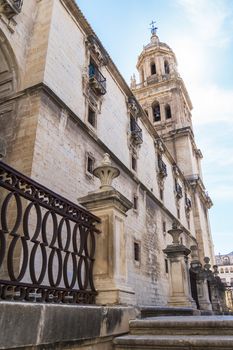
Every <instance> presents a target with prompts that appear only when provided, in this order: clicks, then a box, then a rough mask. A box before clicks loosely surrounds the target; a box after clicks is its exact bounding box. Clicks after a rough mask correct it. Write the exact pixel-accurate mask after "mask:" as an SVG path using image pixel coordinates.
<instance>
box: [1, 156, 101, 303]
mask: <svg viewBox="0 0 233 350" xmlns="http://www.w3.org/2000/svg"><path fill="white" fill-rule="evenodd" d="M0 214H1V216H0V299H6V300H18V301H19V300H22V301H39V302H53V303H73V304H81V303H84V304H93V303H95V297H96V295H97V292H96V290H95V286H94V282H93V264H94V260H95V234H96V233H98V232H99V231H98V230H97V229H96V228H95V224H96V223H97V222H100V219H99V218H97V217H96V216H94V215H92V214H91V213H89V212H88V211H86V210H85V209H83V208H81V207H79V206H77V205H75V204H73V203H72V202H70V201H69V200H67V199H65V198H63V197H61V196H59V195H57V194H56V193H54V192H52V191H50V190H49V189H47V188H46V187H44V186H42V185H40V184H39V183H37V182H35V181H33V180H31V179H30V178H28V177H26V176H24V175H22V174H21V173H19V172H17V171H15V170H14V169H13V168H11V167H9V166H8V165H6V164H4V163H3V162H0Z"/></svg>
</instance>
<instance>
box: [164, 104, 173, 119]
mask: <svg viewBox="0 0 233 350" xmlns="http://www.w3.org/2000/svg"><path fill="white" fill-rule="evenodd" d="M165 116H166V119H171V117H172V112H171V107H170V105H168V104H167V105H166V106H165Z"/></svg>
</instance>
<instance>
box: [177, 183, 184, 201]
mask: <svg viewBox="0 0 233 350" xmlns="http://www.w3.org/2000/svg"><path fill="white" fill-rule="evenodd" d="M175 190H176V197H177V198H182V197H183V193H182V187H181V186H180V184H179V183H178V182H177V181H176V182H175Z"/></svg>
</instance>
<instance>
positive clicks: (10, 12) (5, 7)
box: [0, 0, 23, 19]
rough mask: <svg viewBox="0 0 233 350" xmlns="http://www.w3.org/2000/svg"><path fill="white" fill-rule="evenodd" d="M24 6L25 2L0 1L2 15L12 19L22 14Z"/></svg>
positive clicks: (18, 0) (19, 0) (13, 0)
mask: <svg viewBox="0 0 233 350" xmlns="http://www.w3.org/2000/svg"><path fill="white" fill-rule="evenodd" d="M22 6H23V0H0V14H1V13H4V15H5V16H6V17H7V18H8V19H11V18H13V17H14V16H16V15H18V14H19V13H20V12H21V9H22Z"/></svg>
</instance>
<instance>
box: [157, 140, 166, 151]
mask: <svg viewBox="0 0 233 350" xmlns="http://www.w3.org/2000/svg"><path fill="white" fill-rule="evenodd" d="M155 148H156V149H157V150H158V152H159V153H161V154H163V153H164V152H165V146H164V144H163V142H162V140H160V139H158V140H156V141H155Z"/></svg>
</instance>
